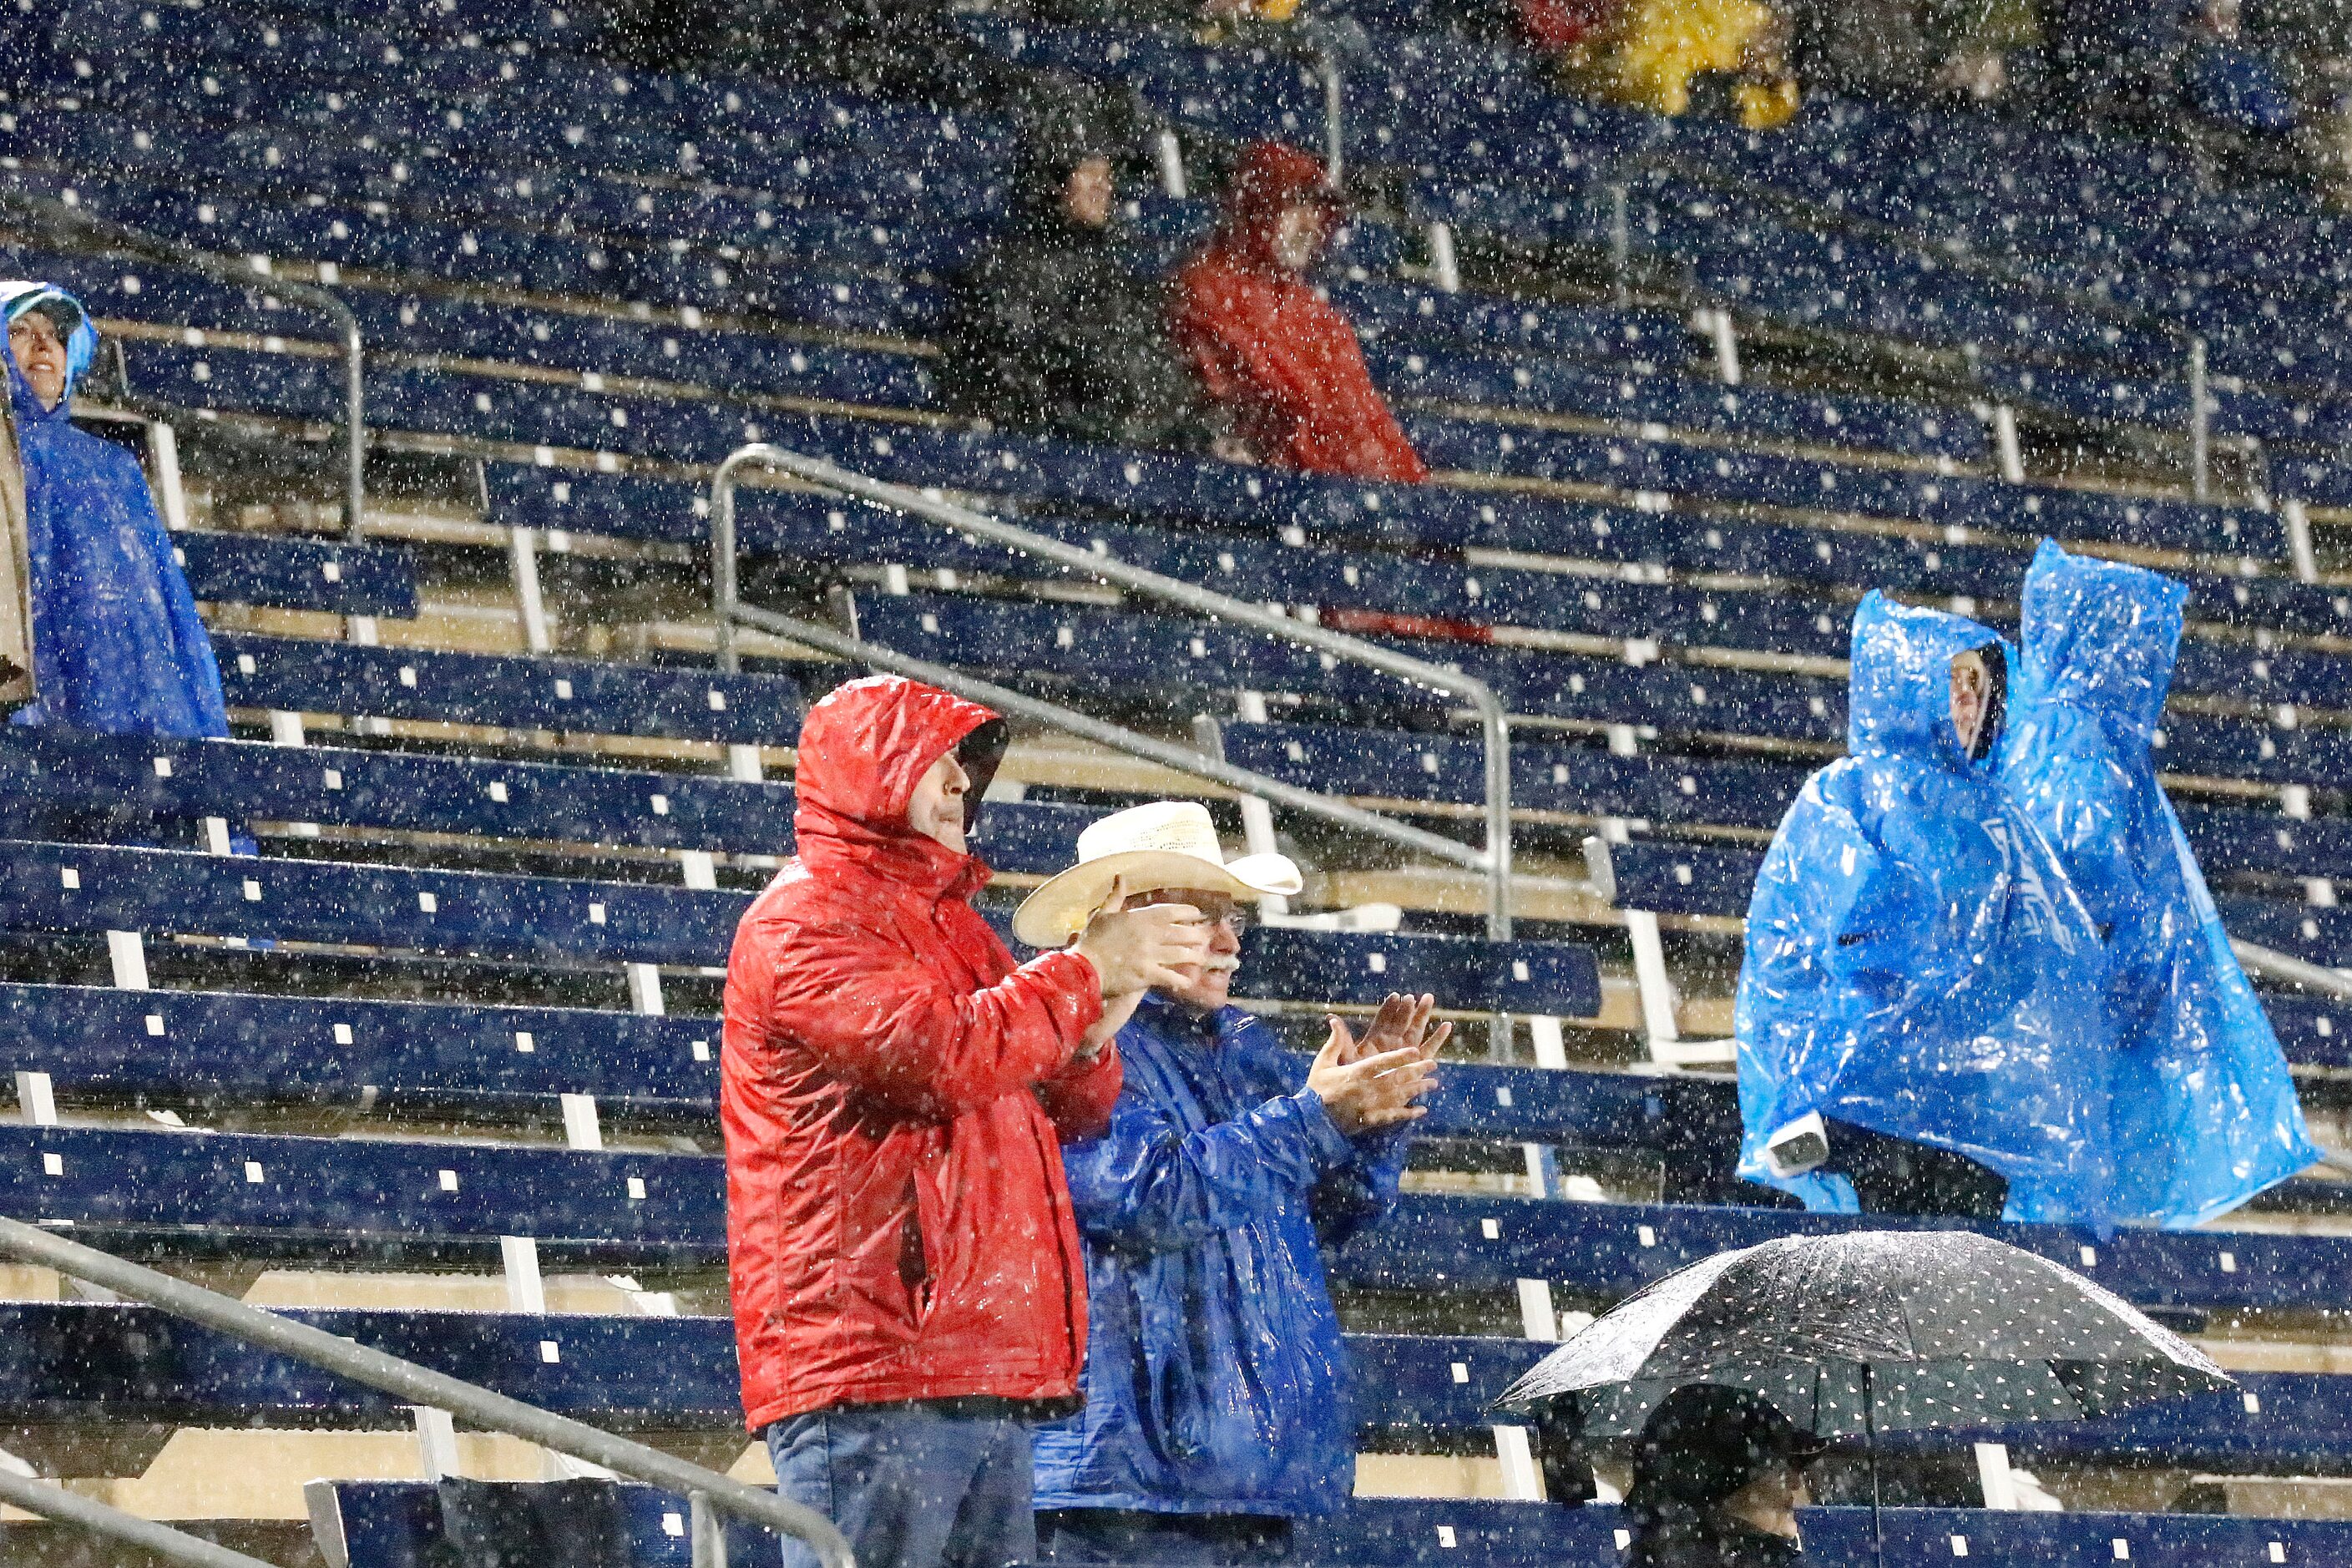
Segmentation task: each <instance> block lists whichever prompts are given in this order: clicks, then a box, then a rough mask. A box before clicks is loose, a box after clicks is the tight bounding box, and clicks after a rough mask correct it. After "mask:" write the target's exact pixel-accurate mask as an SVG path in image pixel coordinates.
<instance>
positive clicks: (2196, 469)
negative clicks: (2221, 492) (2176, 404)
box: [2189, 337, 2213, 500]
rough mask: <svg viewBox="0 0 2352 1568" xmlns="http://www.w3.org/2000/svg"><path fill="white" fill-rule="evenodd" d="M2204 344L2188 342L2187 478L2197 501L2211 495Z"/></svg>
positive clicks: (2209, 405) (2210, 416)
mask: <svg viewBox="0 0 2352 1568" xmlns="http://www.w3.org/2000/svg"><path fill="white" fill-rule="evenodd" d="M2205 381H2206V374H2205V340H2204V339H2203V338H2201V337H2195V338H2191V339H2189V483H2190V484H2191V485H2192V486H2193V487H2194V488H2195V489H2196V494H2197V499H2198V500H2205V499H2206V498H2207V497H2209V496H2210V495H2211V494H2212V490H2213V478H2212V463H2213V405H2212V401H2211V399H2210V398H2209V397H2208V396H2207V395H2206V390H2205Z"/></svg>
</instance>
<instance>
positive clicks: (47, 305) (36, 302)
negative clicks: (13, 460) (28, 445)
mask: <svg viewBox="0 0 2352 1568" xmlns="http://www.w3.org/2000/svg"><path fill="white" fill-rule="evenodd" d="M36 313H38V314H40V315H44V316H47V318H48V319H49V321H50V322H51V324H52V325H54V326H55V327H56V328H57V333H58V338H59V339H61V340H62V341H63V342H64V343H65V345H66V384H65V393H64V395H63V396H60V397H59V398H58V401H57V403H56V405H55V408H56V409H62V408H64V407H65V406H66V405H67V403H68V401H69V400H70V399H71V398H72V396H73V389H74V385H75V384H76V383H78V382H79V381H80V380H81V378H82V374H83V373H84V372H86V371H87V370H89V367H90V363H91V362H92V361H94V360H95V359H97V357H98V329H97V328H96V327H95V326H93V325H91V324H90V320H89V311H87V310H83V309H82V305H81V301H80V300H77V299H75V298H74V297H73V296H72V295H70V294H68V293H67V292H66V291H65V290H64V289H59V288H58V287H56V286H55V285H53V284H48V283H33V282H22V281H19V282H9V283H0V319H5V321H6V322H7V323H8V324H10V325H14V324H15V323H16V321H19V320H21V319H22V318H24V317H26V316H28V315H33V314H36ZM8 385H9V392H10V395H12V396H13V397H14V398H15V400H16V404H17V405H18V408H17V411H18V415H19V416H20V417H21V418H24V419H25V420H26V421H27V422H31V421H33V420H35V419H37V418H38V417H39V416H43V415H46V414H47V413H50V412H53V411H54V410H52V409H49V408H45V407H44V406H43V405H41V404H40V403H39V402H38V401H37V400H36V399H35V398H34V397H33V395H32V392H33V389H32V386H31V384H29V383H28V382H26V379H25V376H24V373H23V372H22V371H21V370H19V369H18V368H17V365H16V358H15V356H14V355H11V356H9V359H8Z"/></svg>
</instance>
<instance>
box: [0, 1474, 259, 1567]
mask: <svg viewBox="0 0 2352 1568" xmlns="http://www.w3.org/2000/svg"><path fill="white" fill-rule="evenodd" d="M0 1502H5V1503H8V1504H11V1505H13V1506H15V1507H16V1508H21V1509H23V1510H25V1511H26V1513H37V1514H39V1515H40V1516H41V1517H42V1518H44V1519H53V1520H56V1521H58V1523H60V1524H72V1525H79V1526H80V1527H81V1528H82V1529H84V1530H87V1531H91V1532H92V1533H93V1534H97V1535H103V1536H108V1537H110V1538H111V1539H113V1540H116V1541H121V1542H127V1543H129V1544H130V1545H132V1546H136V1547H138V1548H140V1549H141V1550H142V1551H144V1552H152V1553H153V1554H154V1555H155V1556H157V1557H160V1558H162V1559H163V1561H164V1562H166V1563H180V1564H182V1565H183V1568H271V1564H269V1563H264V1562H263V1561H262V1560H261V1559H260V1558H258V1557H247V1555H246V1554H245V1553H244V1552H231V1551H230V1550H229V1549H228V1548H227V1547H226V1546H215V1545H214V1544H213V1543H212V1542H209V1541H205V1540H203V1539H202V1538H200V1537H197V1536H194V1535H190V1534H188V1533H187V1532H186V1531H179V1530H173V1528H172V1527H171V1526H170V1525H168V1524H158V1523H156V1522H155V1521H153V1520H152V1519H142V1518H140V1517H139V1516H138V1515H137V1514H135V1513H125V1512H123V1511H122V1510H121V1509H119V1508H110V1507H109V1506H108V1505H107V1504H105V1503H102V1502H98V1501H96V1500H92V1499H89V1498H86V1497H83V1496H81V1495H79V1493H76V1492H69V1491H68V1490H66V1489H65V1488H63V1487H61V1486H58V1485H56V1484H54V1483H53V1482H49V1481H37V1480H34V1479H30V1478H29V1477H26V1476H20V1475H18V1474H17V1473H16V1471H14V1470H12V1469H9V1468H7V1467H6V1466H5V1465H0Z"/></svg>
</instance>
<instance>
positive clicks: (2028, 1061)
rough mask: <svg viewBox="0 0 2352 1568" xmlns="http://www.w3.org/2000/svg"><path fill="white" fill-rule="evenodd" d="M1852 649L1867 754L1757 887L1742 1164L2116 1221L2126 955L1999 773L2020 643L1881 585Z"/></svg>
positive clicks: (1812, 789) (1828, 780)
mask: <svg viewBox="0 0 2352 1568" xmlns="http://www.w3.org/2000/svg"><path fill="white" fill-rule="evenodd" d="M1852 658H1853V673H1852V677H1851V691H1850V695H1849V699H1848V714H1847V721H1846V724H1847V742H1846V743H1847V753H1848V754H1847V755H1846V756H1844V757H1843V758H1841V759H1840V760H1839V761H1837V762H1835V763H1832V764H1830V765H1829V766H1828V767H1826V768H1823V769H1822V770H1821V771H1820V772H1819V773H1815V774H1814V775H1813V776H1812V777H1811V779H1809V780H1807V781H1806V784H1805V787H1804V790H1803V792H1802V793H1801V795H1799V797H1798V799H1797V801H1796V804H1795V805H1791V806H1790V809H1789V813H1788V816H1786V817H1785V818H1783V819H1782V821H1781V824H1780V832H1779V835H1778V836H1777V837H1775V838H1774V839H1773V842H1772V847H1771V850H1770V852H1769V854H1767V855H1766V857H1765V858H1764V865H1763V869H1762V870H1761V872H1760V873H1759V876H1758V878H1757V881H1756V889H1755V893H1754V896H1753V898H1752V900H1751V901H1750V903H1749V906H1748V947H1747V956H1746V963H1744V964H1743V966H1742V967H1741V970H1740V975H1739V991H1738V1001H1737V1004H1736V1007H1735V1015H1734V1018H1735V1023H1734V1027H1735V1032H1736V1034H1737V1035H1738V1061H1739V1103H1740V1114H1741V1118H1742V1121H1744V1123H1745V1125H1746V1138H1745V1140H1744V1142H1743V1145H1742V1148H1741V1151H1740V1166H1739V1170H1740V1174H1741V1175H1743V1176H1745V1177H1747V1178H1748V1180H1750V1181H1755V1182H1760V1183H1764V1184H1769V1185H1771V1186H1776V1187H1780V1188H1782V1189H1784V1190H1786V1191H1789V1192H1791V1193H1794V1194H1797V1195H1798V1196H1800V1197H1801V1198H1802V1199H1803V1200H1804V1202H1805V1205H1806V1206H1807V1207H1809V1208H1812V1209H1817V1210H1829V1211H1834V1212H1843V1213H1853V1212H1855V1211H1856V1210H1858V1209H1859V1210H1863V1211H1866V1212H1872V1213H1943V1214H1959V1215H1970V1216H1973V1217H1978V1218H1991V1217H1999V1216H2001V1215H2006V1216H2007V1217H2009V1218H2011V1219H2025V1220H2051V1221H2072V1222H2079V1223H2085V1224H2090V1225H2093V1226H2100V1227H2105V1226H2106V1225H2107V1224H2108V1222H2109V1200H2108V1189H2109V1184H2110V1181H2111V1174H2110V1172H2111V1166H2112V1155H2111V1152H2110V1145H2111V1135H2110V1131H2109V1126H2108V1097H2109V1085H2108V1079H2109V1059H2110V1058H2111V1057H2112V1055H2113V1047H2112V1043H2111V1037H2110V1036H2109V1033H2108V1030H2107V1027H2106V1025H2105V1014H2104V1011H2103V1008H2102V997H2103V988H2104V984H2105V959H2104V954H2103V953H2102V952H2101V949H2100V946H2099V940H2098V933H2097V931H2096V930H2095V927H2094V924H2093V921H2092V919H2091V916H2090V913H2089V911H2088V910H2086V909H2085V908H2084V905H2083V902H2082V900H2081V899H2080V898H2079V897H2078V896H2077V895H2076V894H2075V892H2074V888H2073V885H2072V884H2071V883H2070V882H2069V881H2068V879H2067V877H2066V873H2065V870H2064V868H2063V867H2062V866H2061V865H2060V863H2059V860H2058V858H2057V855H2056V852H2055V851H2054V850H2053V848H2052V847H2051V846H2050V844H2049V842H2048V840H2047V839H2045V838H2044V837H2042V833H2041V831H2040V830H2039V829H2038V828H2036V827H2035V826H2033V824H2032V822H2031V821H2030V820H2029V819H2028V818H2027V816H2026V815H2025V814H2024V812H2022V811H2021V809H2020V808H2019V806H2018V805H2017V804H2016V803H2015V802H2014V801H2013V800H2012V799H2011V796H2010V795H2009V794H2008V792H2007V791H2006V790H2004V789H2003V788H2002V787H2001V785H2000V782H1999V780H1998V778H1997V777H1996V766H1995V761H1994V758H1993V755H1992V752H1993V749H1994V743H1995V742H1996V741H1997V739H1998V736H1999V734H2000V728H2001V722H2002V709H2003V707H2004V706H2005V704H2004V701H2003V690H2004V687H2005V685H2006V670H2007V667H2008V658H2007V655H2006V652H2005V650H2004V649H2003V648H2002V647H2001V643H2000V638H1999V637H1997V636H1995V635H1994V634H1993V633H1992V632H1990V631H1989V630H1987V629H1986V628H1985V627H1983V626H1979V625H1977V624H1976V623H1975V622H1973V621H1969V620H1964V619H1962V618H1961V617H1959V616H1951V615H1946V614H1944V613H1942V612H1940V611H1937V610H1923V609H1911V608H1907V607H1906V606H1904V605H1898V604H1896V603H1895V602H1894V601H1892V600H1890V599H1888V598H1886V597H1885V595H1880V594H1872V595H1868V596H1867V597H1866V598H1864V600H1863V602H1862V604H1861V605H1860V606H1859V607H1858V608H1857V609H1856V610H1855V612H1854V618H1853V654H1852Z"/></svg>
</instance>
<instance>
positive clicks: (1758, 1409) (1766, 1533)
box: [1625, 1383, 1822, 1568]
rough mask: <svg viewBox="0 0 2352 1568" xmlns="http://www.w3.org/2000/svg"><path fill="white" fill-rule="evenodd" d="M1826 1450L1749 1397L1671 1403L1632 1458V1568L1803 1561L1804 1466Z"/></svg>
mask: <svg viewBox="0 0 2352 1568" xmlns="http://www.w3.org/2000/svg"><path fill="white" fill-rule="evenodd" d="M1821 1448H1822V1445H1821V1444H1820V1443H1819V1442H1818V1441H1816V1440H1814V1439H1812V1438H1810V1437H1808V1436H1806V1435H1805V1434H1804V1433H1802V1432H1800V1431H1799V1430H1798V1429H1797V1427H1796V1425H1795V1423H1793V1422H1791V1421H1790V1419H1789V1418H1788V1417H1787V1416H1786V1415H1781V1414H1780V1412H1779V1411H1778V1410H1775V1409H1774V1408H1773V1407H1772V1405H1770V1403H1769V1402H1768V1401H1766V1400H1764V1399H1762V1398H1759V1396H1757V1395H1756V1394H1750V1393H1748V1391H1747V1390H1745V1389H1740V1388H1727V1387H1724V1386H1723V1385H1721V1384H1712V1383H1695V1384H1688V1385H1686V1386H1685V1387H1682V1388H1678V1389H1676V1390H1675V1391H1674V1393H1672V1394H1668V1395H1667V1396H1666V1398H1665V1401H1664V1403H1663V1404H1661V1405H1659V1406H1658V1407H1657V1409H1655V1410H1654V1411H1653V1412H1651V1414H1650V1419H1649V1421H1648V1423H1647V1424H1646V1425H1644V1426H1643V1428H1642V1436H1641V1440H1640V1442H1639V1443H1637V1444H1636V1445H1635V1446H1634V1449H1633V1489H1632V1490H1630V1491H1628V1492H1627V1493H1626V1494H1625V1516H1626V1520H1627V1523H1628V1528H1629V1530H1630V1531H1631V1534H1632V1537H1633V1540H1632V1542H1631V1544H1630V1547H1629V1549H1628V1551H1629V1555H1628V1556H1627V1557H1626V1559H1625V1561H1626V1563H1627V1565H1628V1568H1782V1565H1783V1564H1787V1563H1795V1562H1797V1561H1799V1559H1800V1558H1801V1556H1802V1555H1803V1552H1804V1545H1803V1542H1802V1541H1801V1538H1800V1537H1799V1535H1798V1533H1797V1510H1799V1509H1801V1508H1803V1507H1804V1506H1805V1505H1806V1504H1807V1503H1808V1502H1810V1501H1811V1497H1810V1496H1809V1495H1808V1493H1807V1492H1806V1489H1805V1472H1804V1461H1805V1460H1806V1459H1807V1458H1811V1456H1812V1455H1814V1454H1816V1453H1818V1452H1820V1451H1821Z"/></svg>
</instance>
